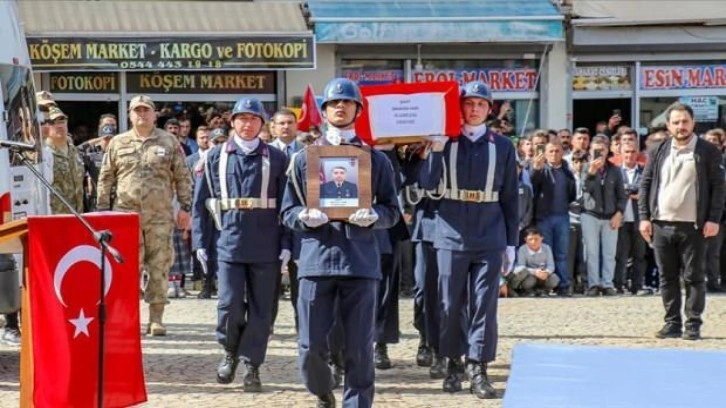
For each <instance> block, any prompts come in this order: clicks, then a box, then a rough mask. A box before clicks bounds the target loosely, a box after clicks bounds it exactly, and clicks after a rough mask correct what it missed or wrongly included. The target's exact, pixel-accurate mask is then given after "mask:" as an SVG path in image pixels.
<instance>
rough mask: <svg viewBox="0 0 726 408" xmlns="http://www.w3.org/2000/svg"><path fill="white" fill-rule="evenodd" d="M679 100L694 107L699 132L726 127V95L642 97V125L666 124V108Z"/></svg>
mask: <svg viewBox="0 0 726 408" xmlns="http://www.w3.org/2000/svg"><path fill="white" fill-rule="evenodd" d="M679 101H680V102H682V103H686V104H688V105H689V106H691V107H692V108H693V114H694V116H695V120H696V130H695V131H696V133H697V134H699V135H700V134H703V133H705V132H706V131H708V130H710V129H714V128H724V127H726V95H722V96H693V97H691V96H682V97H662V98H642V99H641V100H640V124H641V127H647V128H653V127H657V126H664V125H665V124H666V117H665V111H666V109H668V106H670V105H671V104H673V103H674V102H679Z"/></svg>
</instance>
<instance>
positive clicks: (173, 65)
mask: <svg viewBox="0 0 726 408" xmlns="http://www.w3.org/2000/svg"><path fill="white" fill-rule="evenodd" d="M118 66H119V68H123V69H184V68H191V69H197V68H199V69H201V68H222V61H218V60H215V61H201V60H195V61H159V62H151V61H121V62H119V63H118Z"/></svg>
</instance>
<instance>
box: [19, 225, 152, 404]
mask: <svg viewBox="0 0 726 408" xmlns="http://www.w3.org/2000/svg"><path fill="white" fill-rule="evenodd" d="M85 217H86V219H87V220H88V222H89V223H90V224H91V225H93V227H94V228H96V229H98V230H109V231H111V233H112V234H113V238H112V239H111V246H113V247H114V248H116V249H117V250H118V251H119V252H120V253H121V256H122V257H123V258H124V263H123V264H118V263H116V261H115V260H114V259H113V257H112V256H110V255H107V256H106V267H105V271H106V273H105V276H106V282H105V283H106V324H105V349H104V356H105V358H104V364H105V366H104V403H103V406H104V407H127V406H130V405H135V404H138V403H140V402H144V401H146V386H145V384H144V370H143V365H142V358H141V335H140V330H139V279H138V276H139V255H138V245H139V217H138V215H137V214H122V213H96V214H87V215H86V216H85ZM28 237H29V258H30V264H29V266H30V273H29V277H28V279H27V280H28V282H27V283H26V284H27V285H28V291H29V292H28V296H29V298H30V299H29V304H30V310H29V311H24V315H25V314H27V313H29V319H28V320H29V322H30V329H31V330H32V332H31V336H32V338H31V342H32V350H31V351H32V367H33V368H32V371H33V376H32V387H33V391H32V393H31V396H30V398H32V401H23V403H24V404H25V405H26V406H33V405H34V406H36V407H75V408H85V407H89V408H90V407H96V405H97V404H96V398H97V387H98V336H99V325H98V323H99V321H98V317H99V315H98V302H99V289H100V284H101V281H100V279H101V277H100V270H101V266H100V262H101V252H100V249H99V247H98V245H96V242H95V241H94V239H93V238H92V237H91V234H90V233H89V232H88V231H87V230H86V229H85V228H84V227H83V225H81V223H80V222H79V221H78V220H76V219H75V218H74V217H73V216H70V215H69V216H50V217H30V218H29V219H28ZM24 336H25V334H24Z"/></svg>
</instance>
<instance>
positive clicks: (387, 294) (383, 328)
mask: <svg viewBox="0 0 726 408" xmlns="http://www.w3.org/2000/svg"><path fill="white" fill-rule="evenodd" d="M394 247H398V245H395V246H394ZM394 252H395V248H394ZM381 273H382V275H383V277H382V279H381V280H379V281H378V299H377V302H376V343H381V344H392V343H398V336H399V332H398V329H399V328H398V289H399V268H398V265H396V257H395V255H394V254H382V255H381Z"/></svg>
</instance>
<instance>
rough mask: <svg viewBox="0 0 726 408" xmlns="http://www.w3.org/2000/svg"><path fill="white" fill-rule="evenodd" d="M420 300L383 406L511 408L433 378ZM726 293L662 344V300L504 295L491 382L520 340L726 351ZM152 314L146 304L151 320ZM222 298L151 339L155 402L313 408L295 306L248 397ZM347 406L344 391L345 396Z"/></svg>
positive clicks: (1, 351)
mask: <svg viewBox="0 0 726 408" xmlns="http://www.w3.org/2000/svg"><path fill="white" fill-rule="evenodd" d="M411 303H412V301H411V300H410V299H403V300H402V301H401V316H402V317H401V319H402V321H401V330H402V339H401V343H399V344H397V345H392V346H390V347H389V352H390V355H391V358H392V359H393V363H394V367H393V368H392V369H390V370H386V371H378V372H377V373H376V374H377V379H376V397H375V402H374V404H375V406H376V407H390V408H395V407H411V408H415V407H457V408H465V407H487V408H488V407H501V405H502V402H501V399H498V400H490V401H480V400H477V399H476V398H474V397H472V396H471V395H470V394H469V393H468V392H467V391H466V387H467V386H468V383H464V386H465V391H462V392H459V393H457V394H454V395H449V394H444V393H443V392H442V391H441V381H440V380H431V379H429V378H428V371H427V369H424V368H420V367H417V366H416V365H415V362H414V357H415V354H416V347H417V344H418V338H417V335H416V332H415V331H414V329H413V327H412V325H411V317H412V305H411ZM725 317H726V296H720V295H716V296H711V295H709V298H708V302H707V307H706V313H705V316H704V320H705V324H704V327H703V331H702V334H703V336H704V340H702V341H698V342H686V341H683V340H657V339H655V338H654V337H653V333H654V332H655V331H657V330H658V329H659V328H660V327H661V322H662V305H661V301H660V297H657V296H652V297H630V296H625V297H614V298H584V297H575V298H571V299H560V298H547V299H543V298H526V299H523V298H517V299H502V300H501V302H500V311H499V332H500V341H499V349H498V356H497V361H496V362H494V363H493V364H492V365H491V367H490V376H491V379H492V380H493V381H494V382H495V384H494V385H495V387H496V388H497V389H498V390H499V393H500V395H501V394H503V393H504V389H505V386H506V379H507V376H508V375H509V369H510V361H511V351H512V347H513V345H514V344H516V343H525V342H539V343H542V342H544V343H567V344H581V345H609V346H622V347H648V348H650V347H668V348H673V347H676V348H689V349H721V348H724V347H726V324H724V322H726V319H724V318H725ZM146 318H147V310H146V306H145V305H144V306H143V307H142V319H143V320H142V321H145V320H146ZM215 320H216V301H214V300H211V301H210V300H206V301H203V300H197V299H179V300H174V301H173V302H172V304H171V305H170V306H169V308H168V313H167V314H166V316H165V321H166V322H167V328H168V330H169V334H170V335H169V336H167V337H166V338H147V337H144V338H143V351H144V367H145V371H146V382H147V389H148V393H149V401H148V403H147V404H145V405H144V406H148V407H215V408H217V407H313V406H315V401H316V399H315V398H314V397H311V396H310V395H309V394H308V393H307V392H306V390H305V389H304V387H303V386H302V385H301V383H300V380H299V375H298V371H297V360H296V356H297V350H296V345H295V335H294V324H293V323H292V313H291V308H290V306H289V303H286V302H285V301H283V303H282V304H281V308H280V316H279V317H278V322H277V325H276V327H275V334H274V335H273V336H272V339H271V342H270V344H269V349H268V354H267V362H266V364H265V365H263V367H262V369H261V378H262V381H263V387H264V392H263V393H261V394H245V393H244V392H243V391H242V387H241V378H242V373H243V371H242V370H240V372H239V373H238V377H237V379H236V380H235V382H234V383H233V384H230V385H219V384H217V383H216V382H215V376H214V373H215V367H216V365H217V363H218V361H219V358H220V348H219V346H218V345H217V344H216V342H215V339H214V332H213V330H214V324H215V323H214V322H215ZM18 367H19V352H18V350H17V349H13V348H10V347H7V346H4V345H0V407H17V406H18V405H19V404H18V398H19V384H18V370H19V368H18ZM336 397H337V398H338V406H340V399H341V393H340V391H338V392H337V395H336Z"/></svg>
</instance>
